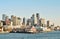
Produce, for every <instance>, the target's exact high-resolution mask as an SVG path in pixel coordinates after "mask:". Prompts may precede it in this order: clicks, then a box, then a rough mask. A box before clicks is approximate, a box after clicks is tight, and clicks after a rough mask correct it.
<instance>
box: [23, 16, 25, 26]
mask: <svg viewBox="0 0 60 39" xmlns="http://www.w3.org/2000/svg"><path fill="white" fill-rule="evenodd" d="M22 25H25V17H24V18H23V23H22Z"/></svg>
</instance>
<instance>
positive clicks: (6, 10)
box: [0, 0, 60, 25]
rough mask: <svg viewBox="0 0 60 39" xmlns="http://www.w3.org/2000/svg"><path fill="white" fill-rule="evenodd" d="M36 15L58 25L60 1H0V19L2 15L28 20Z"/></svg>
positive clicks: (59, 23) (59, 20)
mask: <svg viewBox="0 0 60 39" xmlns="http://www.w3.org/2000/svg"><path fill="white" fill-rule="evenodd" d="M36 13H39V14H40V18H45V19H46V20H51V21H52V22H54V23H55V25H60V0H0V19H2V14H6V15H8V16H9V17H10V16H11V15H15V16H19V17H26V18H29V17H31V16H32V14H36Z"/></svg>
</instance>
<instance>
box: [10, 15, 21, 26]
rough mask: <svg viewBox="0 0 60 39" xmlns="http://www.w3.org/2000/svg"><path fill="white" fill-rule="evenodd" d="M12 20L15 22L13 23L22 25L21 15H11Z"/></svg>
mask: <svg viewBox="0 0 60 39" xmlns="http://www.w3.org/2000/svg"><path fill="white" fill-rule="evenodd" d="M11 21H12V22H13V25H15V26H16V25H20V21H21V19H20V18H19V17H16V16H13V15H12V16H11Z"/></svg>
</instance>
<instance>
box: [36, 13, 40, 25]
mask: <svg viewBox="0 0 60 39" xmlns="http://www.w3.org/2000/svg"><path fill="white" fill-rule="evenodd" d="M36 18H37V25H39V18H40V17H39V13H36Z"/></svg>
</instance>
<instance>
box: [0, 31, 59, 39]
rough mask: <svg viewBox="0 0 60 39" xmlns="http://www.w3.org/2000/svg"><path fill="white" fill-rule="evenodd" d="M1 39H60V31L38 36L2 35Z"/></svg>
mask: <svg viewBox="0 0 60 39" xmlns="http://www.w3.org/2000/svg"><path fill="white" fill-rule="evenodd" d="M0 39H60V31H53V32H44V33H37V34H24V33H8V34H0Z"/></svg>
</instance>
